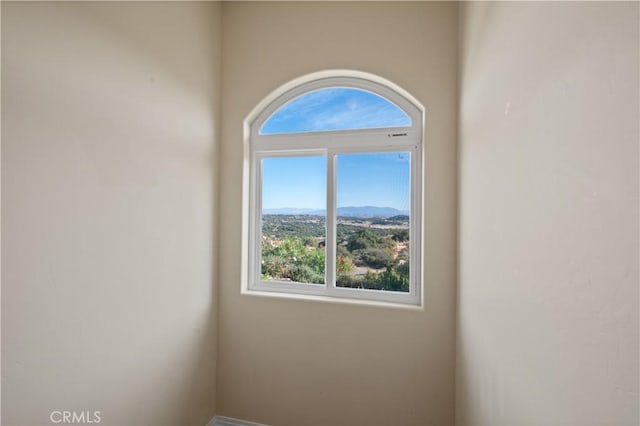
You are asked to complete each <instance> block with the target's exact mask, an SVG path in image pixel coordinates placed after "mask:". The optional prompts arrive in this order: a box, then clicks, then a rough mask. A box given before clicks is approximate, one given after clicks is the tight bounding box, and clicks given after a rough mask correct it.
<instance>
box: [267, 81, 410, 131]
mask: <svg viewBox="0 0 640 426" xmlns="http://www.w3.org/2000/svg"><path fill="white" fill-rule="evenodd" d="M411 125H412V120H411V117H410V116H409V115H408V114H407V113H406V112H405V111H403V110H402V109H401V108H400V107H398V106H397V105H396V104H395V103H393V102H391V101H390V100H388V99H386V98H385V97H383V96H380V95H378V94H375V93H372V92H370V91H367V90H362V89H359V88H353V87H324V88H320V89H316V90H312V91H308V92H306V93H303V94H301V95H299V96H297V97H295V98H293V99H291V100H289V101H288V102H286V103H285V104H284V105H282V106H281V107H280V108H278V109H277V110H276V111H275V112H273V113H272V114H271V115H270V116H269V117H268V118H267V119H266V121H265V122H264V124H263V125H262V127H261V128H260V134H261V135H275V134H287V133H308V132H327V131H340V130H364V129H380V128H395V127H410V126H411Z"/></svg>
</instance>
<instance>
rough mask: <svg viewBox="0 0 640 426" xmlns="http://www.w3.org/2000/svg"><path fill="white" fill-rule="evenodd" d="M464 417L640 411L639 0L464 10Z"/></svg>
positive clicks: (524, 418)
mask: <svg viewBox="0 0 640 426" xmlns="http://www.w3.org/2000/svg"><path fill="white" fill-rule="evenodd" d="M461 27H463V28H464V36H463V37H461V39H462V43H461V47H462V49H461V57H462V61H461V87H460V91H461V104H460V110H461V113H460V114H461V116H460V154H461V155H460V230H459V233H460V277H459V278H460V281H459V286H460V287H459V307H458V311H459V313H460V314H459V334H458V350H457V353H458V363H457V405H456V412H457V422H458V423H459V424H473V425H479V424H494V425H497V424H502V425H514V424H549V425H551V424H576V425H588V424H607V425H614V424H615V425H622V424H638V408H639V407H638V359H639V354H638V331H639V330H638V254H639V253H638V113H639V111H638V89H639V87H638V3H618V4H616V3H608V2H602V3H529V4H527V3H470V4H468V5H467V7H466V8H465V13H464V14H463V15H461Z"/></svg>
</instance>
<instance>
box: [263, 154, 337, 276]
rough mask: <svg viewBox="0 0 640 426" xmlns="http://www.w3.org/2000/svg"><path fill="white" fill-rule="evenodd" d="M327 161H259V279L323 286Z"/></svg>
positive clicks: (324, 159) (318, 157)
mask: <svg viewBox="0 0 640 426" xmlns="http://www.w3.org/2000/svg"><path fill="white" fill-rule="evenodd" d="M326 184H327V159H326V157H324V156H314V157H270V158H264V159H262V235H261V259H260V262H261V275H262V279H263V280H265V281H269V280H278V281H291V282H298V283H315V284H324V269H325V236H326V225H325V212H326V200H327V195H326V194H327V193H326V186H327V185H326Z"/></svg>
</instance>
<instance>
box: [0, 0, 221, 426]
mask: <svg viewBox="0 0 640 426" xmlns="http://www.w3.org/2000/svg"><path fill="white" fill-rule="evenodd" d="M220 17H221V13H220V5H219V4H211V3H55V4H54V3H8V2H2V112H3V116H2V231H3V232H2V249H3V250H2V266H3V268H2V372H3V375H2V390H3V392H2V408H3V410H2V415H3V419H2V420H3V424H48V423H49V413H50V412H51V411H52V410H75V411H78V412H80V411H85V410H90V411H94V410H99V411H101V417H102V424H121V425H125V424H127V425H129V424H171V425H175V424H205V423H206V422H207V421H208V420H209V419H210V418H211V416H212V415H213V414H214V412H215V327H216V316H215V314H216V312H215V309H214V307H215V303H216V301H215V298H214V291H213V289H214V287H213V285H214V283H213V279H212V277H213V275H214V270H213V266H212V259H214V258H215V253H214V245H213V242H214V241H216V240H217V236H216V235H214V221H215V220H216V216H215V214H214V212H215V210H216V208H217V207H216V206H217V203H216V202H215V199H216V198H215V197H216V194H215V179H216V167H215V164H216V161H217V157H216V150H217V137H216V134H217V132H218V129H219V109H218V99H219V94H218V92H219V90H218V85H219V78H220V77H219V76H220V63H219V55H220V36H221V32H220V31H221V29H220Z"/></svg>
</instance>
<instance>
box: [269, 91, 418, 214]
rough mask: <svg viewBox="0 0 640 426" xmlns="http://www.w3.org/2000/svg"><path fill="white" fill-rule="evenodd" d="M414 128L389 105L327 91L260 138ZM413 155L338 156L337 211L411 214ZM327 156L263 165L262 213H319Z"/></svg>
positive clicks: (280, 116)
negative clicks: (371, 208)
mask: <svg viewBox="0 0 640 426" xmlns="http://www.w3.org/2000/svg"><path fill="white" fill-rule="evenodd" d="M402 125H410V119H409V117H408V116H406V114H405V113H404V112H403V111H401V110H399V109H398V108H397V107H396V106H395V105H393V104H391V103H390V102H388V101H387V100H385V99H383V98H381V97H379V96H377V95H373V94H371V93H369V92H364V91H361V90H355V89H344V88H335V89H324V90H320V91H317V92H312V93H309V94H306V95H303V96H301V97H300V98H297V99H294V100H293V101H291V102H289V103H288V104H286V105H285V106H284V107H282V108H281V109H280V110H278V111H276V113H275V114H274V115H273V116H272V117H271V118H270V119H269V120H268V121H267V122H266V123H265V125H264V126H263V128H262V133H263V134H264V133H295V132H302V131H314V130H315V131H322V130H339V129H348V128H375V127H389V126H402ZM409 166H410V154H409V153H408V152H389V153H376V154H340V155H338V157H337V162H336V167H337V168H336V177H337V194H336V196H337V207H361V206H376V207H393V208H395V209H398V210H401V211H408V210H409V209H410V185H409V182H410V179H409V175H410V167H409ZM326 170H327V159H326V158H325V157H324V156H309V157H273V158H265V159H263V160H262V208H263V209H282V208H299V209H317V210H324V209H325V204H326V173H327V171H326Z"/></svg>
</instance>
